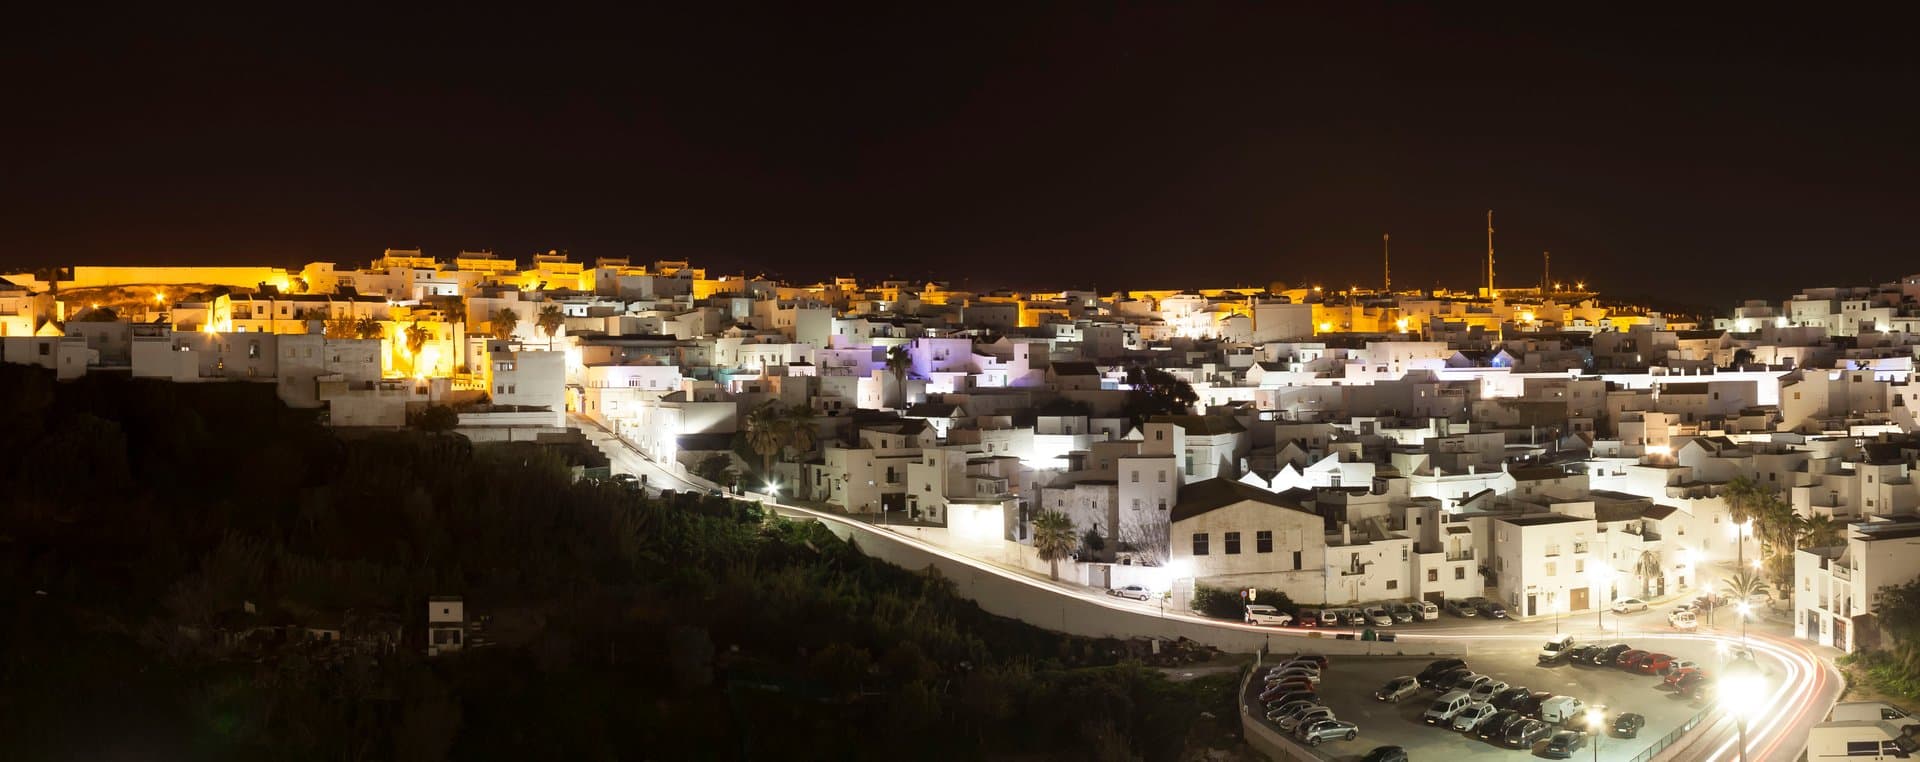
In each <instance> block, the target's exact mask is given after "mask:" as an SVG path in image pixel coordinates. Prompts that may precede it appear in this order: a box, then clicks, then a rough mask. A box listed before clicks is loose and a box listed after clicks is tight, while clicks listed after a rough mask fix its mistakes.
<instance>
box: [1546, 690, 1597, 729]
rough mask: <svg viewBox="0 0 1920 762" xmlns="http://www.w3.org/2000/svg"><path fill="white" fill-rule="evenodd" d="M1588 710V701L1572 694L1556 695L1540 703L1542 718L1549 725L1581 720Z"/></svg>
mask: <svg viewBox="0 0 1920 762" xmlns="http://www.w3.org/2000/svg"><path fill="white" fill-rule="evenodd" d="M1586 711H1587V705H1586V702H1583V701H1581V700H1580V699H1577V698H1574V697H1572V696H1554V697H1553V698H1550V699H1547V700H1546V701H1543V702H1541V703H1540V719H1542V720H1545V721H1546V723H1547V724H1549V725H1565V724H1567V723H1570V722H1579V721H1580V720H1581V718H1582V715H1584V714H1586Z"/></svg>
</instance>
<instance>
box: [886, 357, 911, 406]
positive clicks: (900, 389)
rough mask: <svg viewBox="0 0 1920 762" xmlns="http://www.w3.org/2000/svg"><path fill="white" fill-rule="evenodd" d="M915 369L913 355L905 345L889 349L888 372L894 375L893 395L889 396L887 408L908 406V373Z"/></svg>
mask: <svg viewBox="0 0 1920 762" xmlns="http://www.w3.org/2000/svg"><path fill="white" fill-rule="evenodd" d="M912 369H913V354H912V352H911V351H909V350H908V349H907V345H905V344H896V345H894V346H891V347H887V372H888V373H891V374H893V393H892V394H890V395H888V397H889V399H888V401H887V406H888V407H891V408H903V407H906V406H907V378H908V371H910V370H912Z"/></svg>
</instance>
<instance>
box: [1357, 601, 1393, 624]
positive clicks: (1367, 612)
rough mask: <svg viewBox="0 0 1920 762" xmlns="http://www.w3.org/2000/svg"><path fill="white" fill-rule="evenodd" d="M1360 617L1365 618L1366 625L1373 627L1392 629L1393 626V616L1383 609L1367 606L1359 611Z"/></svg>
mask: <svg viewBox="0 0 1920 762" xmlns="http://www.w3.org/2000/svg"><path fill="white" fill-rule="evenodd" d="M1360 615H1361V616H1364V617H1366V620H1367V624H1371V625H1373V626H1375V627H1392V626H1393V615H1392V614H1389V613H1387V610H1386V609H1383V608H1381V607H1379V606H1368V607H1366V608H1364V609H1361V610H1360Z"/></svg>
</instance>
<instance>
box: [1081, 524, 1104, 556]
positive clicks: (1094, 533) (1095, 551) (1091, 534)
mask: <svg viewBox="0 0 1920 762" xmlns="http://www.w3.org/2000/svg"><path fill="white" fill-rule="evenodd" d="M1080 547H1081V548H1082V549H1084V550H1086V552H1087V555H1088V556H1089V557H1093V558H1098V557H1100V554H1101V553H1103V552H1105V551H1106V549H1107V538H1105V537H1102V536H1100V527H1098V526H1094V527H1090V528H1088V529H1087V531H1086V533H1084V534H1082V535H1080Z"/></svg>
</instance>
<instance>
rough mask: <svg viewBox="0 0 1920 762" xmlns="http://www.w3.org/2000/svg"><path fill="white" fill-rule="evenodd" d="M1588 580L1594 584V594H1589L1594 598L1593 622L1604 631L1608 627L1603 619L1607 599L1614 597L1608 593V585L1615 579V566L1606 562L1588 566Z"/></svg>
mask: <svg viewBox="0 0 1920 762" xmlns="http://www.w3.org/2000/svg"><path fill="white" fill-rule="evenodd" d="M1587 581H1588V583H1589V584H1591V585H1592V586H1593V594H1592V595H1589V596H1587V597H1588V598H1590V599H1592V600H1593V624H1594V626H1595V627H1599V628H1600V630H1601V631H1602V632H1604V631H1606V629H1607V623H1606V622H1605V621H1603V620H1602V616H1604V612H1605V611H1606V610H1607V607H1606V603H1607V600H1608V599H1609V598H1611V597H1612V596H1610V595H1607V585H1608V584H1609V583H1611V582H1612V581H1613V567H1611V566H1608V565H1606V564H1594V565H1592V566H1589V567H1587ZM1569 603H1571V601H1569Z"/></svg>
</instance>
